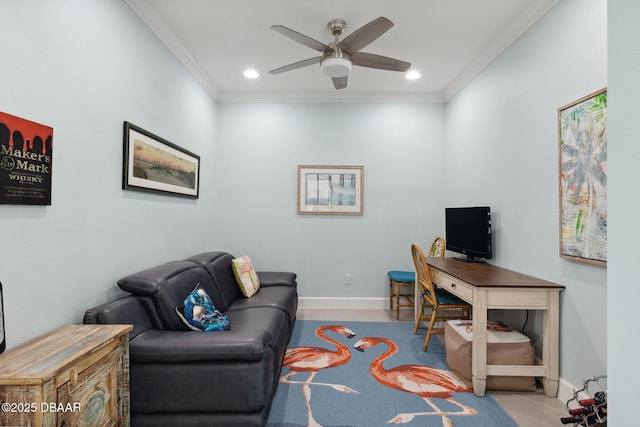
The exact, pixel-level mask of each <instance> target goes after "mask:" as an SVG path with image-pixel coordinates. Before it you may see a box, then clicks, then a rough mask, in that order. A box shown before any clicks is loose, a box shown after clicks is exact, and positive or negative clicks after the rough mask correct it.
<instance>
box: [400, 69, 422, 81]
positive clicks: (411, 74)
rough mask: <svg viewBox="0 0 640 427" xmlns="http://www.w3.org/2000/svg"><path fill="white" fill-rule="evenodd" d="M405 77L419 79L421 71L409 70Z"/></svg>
mask: <svg viewBox="0 0 640 427" xmlns="http://www.w3.org/2000/svg"><path fill="white" fill-rule="evenodd" d="M404 78H405V79H407V80H417V79H419V78H420V73H419V72H418V71H409V72H408V73H407V74H405V75H404Z"/></svg>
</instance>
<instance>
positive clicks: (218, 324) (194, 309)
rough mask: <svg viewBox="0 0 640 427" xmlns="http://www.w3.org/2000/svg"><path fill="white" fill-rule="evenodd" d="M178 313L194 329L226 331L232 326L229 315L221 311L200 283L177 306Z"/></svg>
mask: <svg viewBox="0 0 640 427" xmlns="http://www.w3.org/2000/svg"><path fill="white" fill-rule="evenodd" d="M176 313H178V315H179V316H180V319H182V321H183V322H184V324H185V325H187V327H188V328H189V329H193V330H194V331H206V332H208V331H226V330H229V329H230V328H231V326H230V323H229V316H227V315H225V314H222V313H220V312H219V311H218V310H216V307H215V306H214V305H213V301H211V298H210V297H209V295H208V294H207V292H206V291H205V290H204V289H202V288H201V287H200V283H198V284H197V285H196V287H195V288H194V289H193V291H191V293H190V294H189V295H187V297H186V298H185V299H184V302H183V303H182V304H180V305H179V306H177V307H176Z"/></svg>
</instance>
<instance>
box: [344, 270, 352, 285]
mask: <svg viewBox="0 0 640 427" xmlns="http://www.w3.org/2000/svg"><path fill="white" fill-rule="evenodd" d="M344 284H345V285H350V284H351V273H347V274H345V275H344Z"/></svg>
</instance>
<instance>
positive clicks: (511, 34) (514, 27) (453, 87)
mask: <svg viewBox="0 0 640 427" xmlns="http://www.w3.org/2000/svg"><path fill="white" fill-rule="evenodd" d="M558 1H560V0H545V1H534V2H531V6H530V7H529V8H528V9H526V10H525V11H523V12H522V13H521V14H520V15H518V17H517V18H516V19H514V20H513V21H512V22H511V24H509V26H507V27H506V28H505V29H504V31H502V32H501V33H500V35H499V36H498V37H496V39H495V40H494V41H493V43H491V45H490V46H489V47H488V48H487V49H485V50H484V52H482V54H481V55H480V56H479V57H478V58H476V60H475V61H473V62H472V63H471V64H469V66H468V67H467V68H465V70H464V71H463V72H462V73H460V75H459V76H458V77H457V78H456V79H455V80H454V81H453V82H452V83H451V84H450V85H449V86H447V87H446V88H445V90H444V91H443V93H442V98H443V99H444V102H448V101H449V100H450V99H451V98H453V97H454V96H455V95H456V94H457V93H458V92H460V91H461V90H462V88H464V87H465V86H466V85H467V84H468V83H469V82H471V81H472V80H473V79H474V78H476V76H477V75H478V74H480V72H481V71H482V70H484V69H485V68H486V67H487V66H488V65H489V64H491V63H492V62H493V61H494V60H495V59H496V58H497V57H498V55H500V54H501V53H502V52H504V51H505V50H506V49H507V48H508V47H509V46H511V45H512V44H513V43H514V42H515V41H516V40H517V39H518V38H519V37H520V36H521V35H522V34H524V33H525V32H526V31H527V30H528V29H529V28H531V26H532V25H533V24H535V23H536V22H537V21H538V20H539V19H540V18H541V17H542V16H543V15H544V14H545V13H547V12H548V11H549V9H551V8H552V7H553V6H555V4H556V3H558Z"/></svg>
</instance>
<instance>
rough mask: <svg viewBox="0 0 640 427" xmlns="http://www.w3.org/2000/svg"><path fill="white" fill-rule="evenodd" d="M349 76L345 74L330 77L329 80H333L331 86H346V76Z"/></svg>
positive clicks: (339, 87)
mask: <svg viewBox="0 0 640 427" xmlns="http://www.w3.org/2000/svg"><path fill="white" fill-rule="evenodd" d="M348 77H349V76H348V75H346V76H344V77H331V80H332V81H333V86H334V87H335V88H336V89H344V88H345V87H347V78H348Z"/></svg>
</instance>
